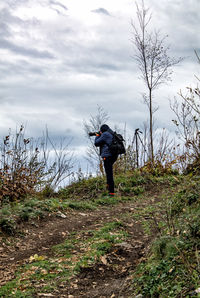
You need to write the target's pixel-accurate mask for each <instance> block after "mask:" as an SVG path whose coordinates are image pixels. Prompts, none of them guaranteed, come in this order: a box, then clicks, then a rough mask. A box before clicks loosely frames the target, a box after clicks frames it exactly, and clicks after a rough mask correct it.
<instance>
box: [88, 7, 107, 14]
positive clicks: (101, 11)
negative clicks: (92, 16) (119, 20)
mask: <svg viewBox="0 0 200 298" xmlns="http://www.w3.org/2000/svg"><path fill="white" fill-rule="evenodd" d="M92 12H94V13H100V14H104V15H107V16H110V13H109V12H108V11H107V10H106V9H105V8H102V7H100V8H97V9H94V10H92Z"/></svg>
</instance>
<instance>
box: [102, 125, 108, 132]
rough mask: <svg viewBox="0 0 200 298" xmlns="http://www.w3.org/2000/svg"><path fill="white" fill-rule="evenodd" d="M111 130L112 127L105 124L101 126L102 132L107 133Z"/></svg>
mask: <svg viewBox="0 0 200 298" xmlns="http://www.w3.org/2000/svg"><path fill="white" fill-rule="evenodd" d="M109 128H110V127H109V126H108V125H107V124H103V125H101V127H100V131H101V132H105V131H107V130H108V129H109Z"/></svg>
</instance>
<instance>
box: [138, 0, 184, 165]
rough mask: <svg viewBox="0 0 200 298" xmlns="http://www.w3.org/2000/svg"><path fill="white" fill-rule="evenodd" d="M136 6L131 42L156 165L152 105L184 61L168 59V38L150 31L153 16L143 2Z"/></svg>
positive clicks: (152, 156) (153, 110)
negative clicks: (141, 87) (146, 110)
mask: <svg viewBox="0 0 200 298" xmlns="http://www.w3.org/2000/svg"><path fill="white" fill-rule="evenodd" d="M136 7H137V21H138V24H137V25H136V24H134V23H133V22H132V28H133V38H132V43H133V44H134V47H135V50H136V53H135V55H134V58H135V60H136V62H137V64H138V66H139V70H140V72H141V78H142V79H143V81H144V82H145V85H146V87H147V90H148V93H147V94H145V93H144V94H143V98H144V101H145V103H146V104H147V107H148V110H149V132H150V133H149V135H150V158H151V161H152V162H154V144H153V114H154V112H155V111H156V110H157V109H158V108H157V107H154V105H153V92H154V90H155V89H157V88H158V87H159V86H160V85H161V84H163V83H166V82H167V81H169V80H171V74H172V67H173V66H174V65H176V64H178V63H179V62H180V61H181V60H182V58H178V59H175V58H171V57H169V55H168V52H169V46H166V45H165V40H166V37H167V36H164V37H163V36H161V33H160V32H159V31H156V30H154V31H151V30H149V25H150V22H151V20H152V15H151V14H150V12H149V9H148V8H146V7H145V5H144V1H142V5H141V7H139V6H138V4H136Z"/></svg>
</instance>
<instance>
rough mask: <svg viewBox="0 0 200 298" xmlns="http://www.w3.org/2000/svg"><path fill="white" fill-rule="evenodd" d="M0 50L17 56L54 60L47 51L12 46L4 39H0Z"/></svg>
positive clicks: (12, 44)
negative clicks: (5, 50) (8, 51)
mask: <svg viewBox="0 0 200 298" xmlns="http://www.w3.org/2000/svg"><path fill="white" fill-rule="evenodd" d="M0 48H1V49H7V50H10V51H11V52H13V53H15V54H18V55H22V56H28V57H32V58H42V59H53V58H54V56H53V55H52V54H51V53H50V52H48V51H40V50H37V49H34V48H27V47H23V46H18V45H17V44H14V43H12V42H10V41H8V40H6V39H0Z"/></svg>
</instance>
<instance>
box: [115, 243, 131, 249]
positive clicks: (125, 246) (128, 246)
mask: <svg viewBox="0 0 200 298" xmlns="http://www.w3.org/2000/svg"><path fill="white" fill-rule="evenodd" d="M116 246H117V247H122V248H124V249H127V250H130V249H133V247H132V245H130V244H129V243H127V242H122V243H119V244H117V245H116Z"/></svg>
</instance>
